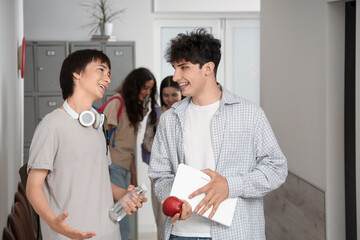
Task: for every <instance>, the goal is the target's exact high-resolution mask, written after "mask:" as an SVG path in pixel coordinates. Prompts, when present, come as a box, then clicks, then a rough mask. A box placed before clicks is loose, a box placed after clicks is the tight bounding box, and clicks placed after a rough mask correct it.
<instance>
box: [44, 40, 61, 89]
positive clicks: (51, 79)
mask: <svg viewBox="0 0 360 240" xmlns="http://www.w3.org/2000/svg"><path fill="white" fill-rule="evenodd" d="M65 56H66V46H65V45H63V46H52V45H49V46H38V47H37V57H38V64H37V73H38V90H39V91H51V92H57V91H61V88H60V83H59V75H60V69H61V65H62V62H63V61H64V59H65Z"/></svg>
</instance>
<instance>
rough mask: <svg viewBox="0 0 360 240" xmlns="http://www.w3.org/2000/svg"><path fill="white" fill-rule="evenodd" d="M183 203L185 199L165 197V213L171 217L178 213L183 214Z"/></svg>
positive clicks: (163, 208) (163, 207)
mask: <svg viewBox="0 0 360 240" xmlns="http://www.w3.org/2000/svg"><path fill="white" fill-rule="evenodd" d="M182 204H183V201H181V200H180V199H178V198H177V197H174V196H170V197H168V198H167V199H165V201H164V203H163V206H162V210H163V213H164V214H165V215H166V216H169V217H173V216H175V214H177V213H180V214H181V206H182Z"/></svg>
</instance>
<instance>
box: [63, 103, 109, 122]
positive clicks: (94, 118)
mask: <svg viewBox="0 0 360 240" xmlns="http://www.w3.org/2000/svg"><path fill="white" fill-rule="evenodd" d="M63 107H64V109H65V111H66V112H67V113H68V114H69V115H70V116H71V117H72V118H73V119H79V122H80V124H81V125H82V126H84V127H89V126H91V125H93V127H94V128H99V127H102V125H103V123H104V118H105V116H104V114H99V113H98V112H97V111H96V110H95V109H93V108H91V109H90V111H83V112H82V113H81V114H80V115H79V114H78V113H77V112H75V111H74V109H72V108H71V107H70V105H69V104H68V102H67V99H66V100H65V101H64V104H63Z"/></svg>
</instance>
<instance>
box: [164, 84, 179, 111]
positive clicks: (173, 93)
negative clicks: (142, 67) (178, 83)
mask: <svg viewBox="0 0 360 240" xmlns="http://www.w3.org/2000/svg"><path fill="white" fill-rule="evenodd" d="M161 97H162V99H163V101H164V103H165V105H166V108H167V109H169V108H170V107H171V106H172V105H173V104H174V103H176V102H178V101H180V100H181V92H180V91H179V90H178V89H176V88H174V87H164V88H163V90H162V96H161Z"/></svg>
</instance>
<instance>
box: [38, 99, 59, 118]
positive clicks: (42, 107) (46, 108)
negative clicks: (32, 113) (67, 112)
mask: <svg viewBox="0 0 360 240" xmlns="http://www.w3.org/2000/svg"><path fill="white" fill-rule="evenodd" d="M63 102H64V100H63V98H62V97H61V96H46V97H45V96H44V97H39V116H38V119H39V121H41V120H42V119H43V118H44V117H45V115H46V114H48V113H50V112H52V111H53V110H55V109H57V108H59V107H61V106H62V104H63Z"/></svg>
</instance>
